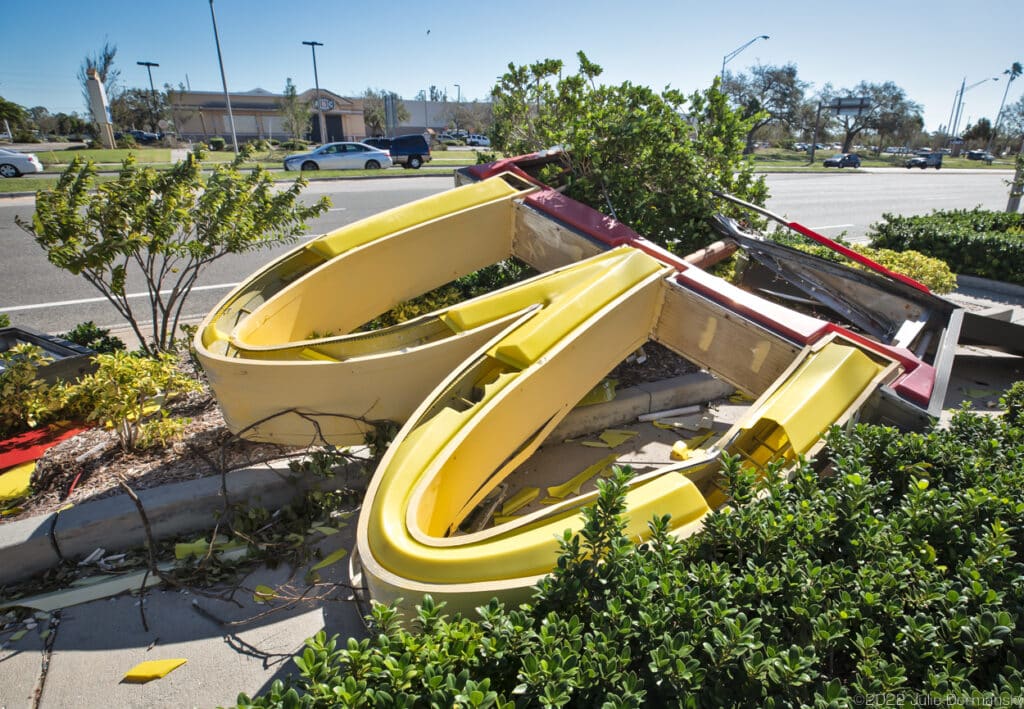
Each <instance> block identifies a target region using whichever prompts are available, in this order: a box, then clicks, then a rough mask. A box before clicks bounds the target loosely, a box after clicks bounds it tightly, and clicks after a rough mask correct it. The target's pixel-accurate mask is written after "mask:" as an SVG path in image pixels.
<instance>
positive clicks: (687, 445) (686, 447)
mask: <svg viewBox="0 0 1024 709" xmlns="http://www.w3.org/2000/svg"><path fill="white" fill-rule="evenodd" d="M713 435H715V432H714V431H708V432H707V433H705V434H702V435H700V436H697V437H696V438H691V439H690V440H688V441H676V442H675V444H674V445H673V446H672V453H671V455H672V459H673V460H689V459H690V457H691V456H692V455H693V454H694V453H695V452H697V450H698V449H699V448H700V446H701V444H703V443H704V442H705V441H707V440H708V439H709V438H711V437H712V436H713Z"/></svg>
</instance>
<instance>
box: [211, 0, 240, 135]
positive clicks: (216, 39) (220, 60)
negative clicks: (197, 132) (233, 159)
mask: <svg viewBox="0 0 1024 709" xmlns="http://www.w3.org/2000/svg"><path fill="white" fill-rule="evenodd" d="M210 19H211V20H213V41H214V43H216V45H217V62H218V63H219V64H220V81H221V83H222V84H223V85H224V102H225V103H226V104H227V106H228V122H229V123H230V124H231V144H232V145H233V146H234V148H235V155H238V136H237V135H236V134H235V114H233V113H232V112H231V94H229V93H228V78H227V76H225V74H224V57H223V56H222V55H221V53H220V35H218V34H217V15H216V14H215V13H214V11H213V0H210Z"/></svg>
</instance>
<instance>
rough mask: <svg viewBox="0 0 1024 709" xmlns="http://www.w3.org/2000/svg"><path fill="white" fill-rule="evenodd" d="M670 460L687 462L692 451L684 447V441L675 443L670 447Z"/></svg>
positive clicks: (686, 446)
mask: <svg viewBox="0 0 1024 709" xmlns="http://www.w3.org/2000/svg"><path fill="white" fill-rule="evenodd" d="M671 455H672V460H689V459H690V456H691V455H693V450H692V449H691V448H690V447H689V446H688V445H686V441H676V442H675V443H674V444H673V445H672V453H671Z"/></svg>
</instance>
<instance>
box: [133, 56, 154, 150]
mask: <svg viewBox="0 0 1024 709" xmlns="http://www.w3.org/2000/svg"><path fill="white" fill-rule="evenodd" d="M135 63H136V64H138V65H139V66H144V67H146V73H147V74H149V104H150V106H149V109H150V112H151V113H152V116H151V121H150V123H151V124H150V128H152V129H153V132H154V133H156V132H157V130H156V129H157V125H156V124H157V120H158V119H157V115H156V113H157V111H156V89H155V88H153V67H155V66H160V65H159V64H157V63H156V62H135Z"/></svg>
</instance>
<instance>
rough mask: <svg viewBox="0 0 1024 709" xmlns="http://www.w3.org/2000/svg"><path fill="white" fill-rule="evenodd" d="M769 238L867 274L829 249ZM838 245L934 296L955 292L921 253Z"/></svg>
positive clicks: (944, 271)
mask: <svg viewBox="0 0 1024 709" xmlns="http://www.w3.org/2000/svg"><path fill="white" fill-rule="evenodd" d="M771 238H772V240H773V241H776V242H778V243H780V244H785V245H786V246H789V247H791V248H794V249H799V250H801V251H804V252H806V253H809V254H813V255H815V256H818V257H819V258H824V259H828V260H829V261H835V262H836V263H842V264H844V265H846V266H851V267H853V268H859V269H862V270H867V267H866V266H861V265H860V264H858V263H856V262H855V261H851V260H849V259H847V258H846V257H845V256H842V255H841V254H838V253H836V252H835V251H833V250H832V249H830V248H828V247H826V246H822V245H820V244H817V243H814V242H812V241H810V240H808V239H806V238H804V237H802V236H798V235H796V234H793V233H790V232H775V233H773V234H772V237H771ZM837 241H839V242H840V243H842V244H843V245H844V246H847V247H849V248H850V249H852V250H854V251H856V252H857V253H859V254H861V255H862V256H867V257H868V258H869V259H871V260H872V261H875V262H876V263H878V264H880V265H882V266H885V267H886V268H888V269H889V270H890V271H895V272H896V273H900V274H902V275H904V276H909V277H910V278H913V279H914V280H915V281H918V282H919V283H923V284H924V285H926V286H928V288H929V289H930V290H931V291H932V292H934V293H951V292H953V291H954V290H956V276H955V275H953V272H952V271H950V269H949V266H947V265H946V263H945V262H944V261H942V260H941V259H938V258H933V257H931V256H925V255H924V254H922V253H921V252H920V251H913V250H907V251H893V250H891V249H879V248H872V247H870V246H865V245H864V244H850V243H847V242H844V241H843V240H842V239H837Z"/></svg>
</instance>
